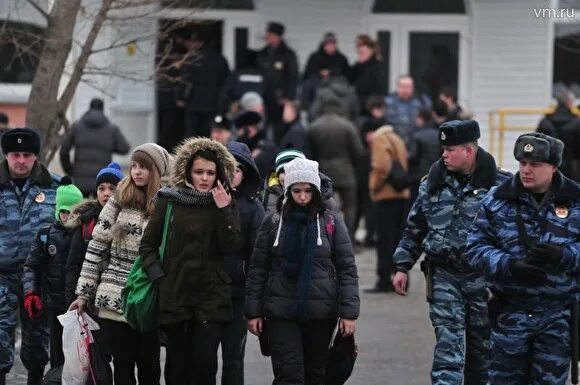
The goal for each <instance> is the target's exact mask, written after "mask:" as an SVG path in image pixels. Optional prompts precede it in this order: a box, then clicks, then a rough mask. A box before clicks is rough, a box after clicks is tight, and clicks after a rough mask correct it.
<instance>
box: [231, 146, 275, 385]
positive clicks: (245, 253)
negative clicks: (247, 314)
mask: <svg viewBox="0 0 580 385" xmlns="http://www.w3.org/2000/svg"><path fill="white" fill-rule="evenodd" d="M227 149H228V151H229V152H230V153H231V154H232V155H233V156H234V158H235V159H236V163H237V165H236V171H235V174H234V178H233V180H232V188H233V189H234V192H233V195H234V197H235V198H236V204H237V208H238V212H239V218H240V230H241V233H242V239H243V242H242V246H241V248H240V249H239V251H238V252H237V253H236V254H233V255H229V256H227V263H228V270H229V271H228V273H229V275H230V276H231V278H232V304H233V308H234V318H233V320H232V322H231V323H230V324H229V326H228V328H227V329H226V330H225V332H224V334H223V337H222V341H221V344H222V360H223V366H222V385H243V384H244V352H245V349H246V333H247V331H246V320H245V318H244V296H245V286H246V270H247V266H249V262H250V256H251V255H252V252H253V249H254V242H255V240H256V234H257V232H258V228H259V227H260V224H261V223H262V219H263V218H264V215H265V212H264V208H263V207H262V204H261V202H260V200H259V199H258V198H259V197H258V190H259V189H260V173H259V172H258V168H257V167H256V164H255V162H254V160H253V159H252V154H251V153H250V150H249V148H248V146H246V145H245V144H243V143H239V142H230V143H228V145H227Z"/></svg>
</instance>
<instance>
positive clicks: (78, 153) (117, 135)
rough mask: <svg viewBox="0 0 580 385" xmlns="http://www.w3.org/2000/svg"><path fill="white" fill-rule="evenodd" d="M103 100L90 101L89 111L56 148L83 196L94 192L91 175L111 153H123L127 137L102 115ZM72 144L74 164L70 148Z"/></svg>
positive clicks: (93, 181) (128, 147) (93, 174)
mask: <svg viewBox="0 0 580 385" xmlns="http://www.w3.org/2000/svg"><path fill="white" fill-rule="evenodd" d="M103 107H104V106H103V101H102V100H101V99H93V100H91V104H90V107H89V110H88V111H87V112H86V113H85V114H84V115H83V116H82V118H81V119H80V120H79V121H77V122H75V123H74V124H73V125H72V126H71V129H70V131H69V132H68V133H67V134H66V136H65V138H64V140H63V142H62V145H61V147H60V163H61V165H62V168H63V169H64V171H65V172H66V173H67V175H70V176H72V178H73V181H74V183H75V184H76V185H77V186H78V188H79V189H80V190H81V191H82V192H83V195H84V196H85V197H88V196H89V195H92V194H94V192H95V177H96V176H97V173H98V172H99V170H100V169H101V168H102V167H103V165H105V164H108V163H111V160H112V157H113V154H120V155H125V154H128V153H129V150H130V146H129V143H128V142H127V139H125V137H124V136H123V134H122V133H121V130H119V127H117V126H116V125H114V124H113V123H111V122H110V121H109V119H107V117H106V116H105V115H104V114H103ZM73 147H74V149H75V159H74V163H71V161H70V151H71V149H72V148H73Z"/></svg>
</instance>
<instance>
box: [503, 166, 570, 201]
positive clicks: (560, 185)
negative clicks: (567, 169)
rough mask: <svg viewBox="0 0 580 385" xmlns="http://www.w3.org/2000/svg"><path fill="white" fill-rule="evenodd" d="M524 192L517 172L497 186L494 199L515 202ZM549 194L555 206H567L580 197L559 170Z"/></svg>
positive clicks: (555, 174)
mask: <svg viewBox="0 0 580 385" xmlns="http://www.w3.org/2000/svg"><path fill="white" fill-rule="evenodd" d="M524 192H526V190H525V189H524V186H523V185H522V181H521V180H520V173H519V172H518V173H516V175H514V176H513V177H512V178H510V179H508V180H506V181H504V182H503V183H502V184H500V185H499V186H498V188H497V190H496V191H495V194H494V197H496V198H498V199H502V200H507V201H517V200H518V199H519V198H520V196H521V195H522V194H523V193H524ZM550 192H551V194H552V195H553V197H554V202H555V203H556V205H569V204H570V203H571V202H573V201H575V200H577V199H579V197H580V187H578V185H577V184H576V183H575V182H574V181H572V180H571V179H568V178H566V177H565V176H564V175H563V174H562V173H561V172H560V171H559V170H557V171H556V172H555V173H554V177H553V179H552V185H551V186H550Z"/></svg>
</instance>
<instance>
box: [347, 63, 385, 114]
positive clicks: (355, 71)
mask: <svg viewBox="0 0 580 385" xmlns="http://www.w3.org/2000/svg"><path fill="white" fill-rule="evenodd" d="M349 80H350V83H351V84H352V85H353V86H354V89H355V90H356V95H357V97H358V101H359V107H360V111H366V102H367V99H368V98H369V96H372V95H379V96H384V95H386V94H387V92H388V89H387V74H386V71H385V65H384V63H383V62H381V61H379V60H377V59H375V58H371V59H370V60H368V61H366V62H364V63H356V64H355V65H354V66H352V67H351V71H350V76H349Z"/></svg>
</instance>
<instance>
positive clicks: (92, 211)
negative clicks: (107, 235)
mask: <svg viewBox="0 0 580 385" xmlns="http://www.w3.org/2000/svg"><path fill="white" fill-rule="evenodd" d="M101 209H102V207H101V205H100V204H99V202H98V201H97V200H96V199H85V200H83V201H81V202H80V203H77V204H76V205H74V206H73V207H72V209H71V212H70V215H69V217H68V221H66V227H68V228H76V227H78V226H80V225H81V223H86V222H88V220H89V219H91V218H94V217H96V216H98V214H99V213H100V212H101Z"/></svg>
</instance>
